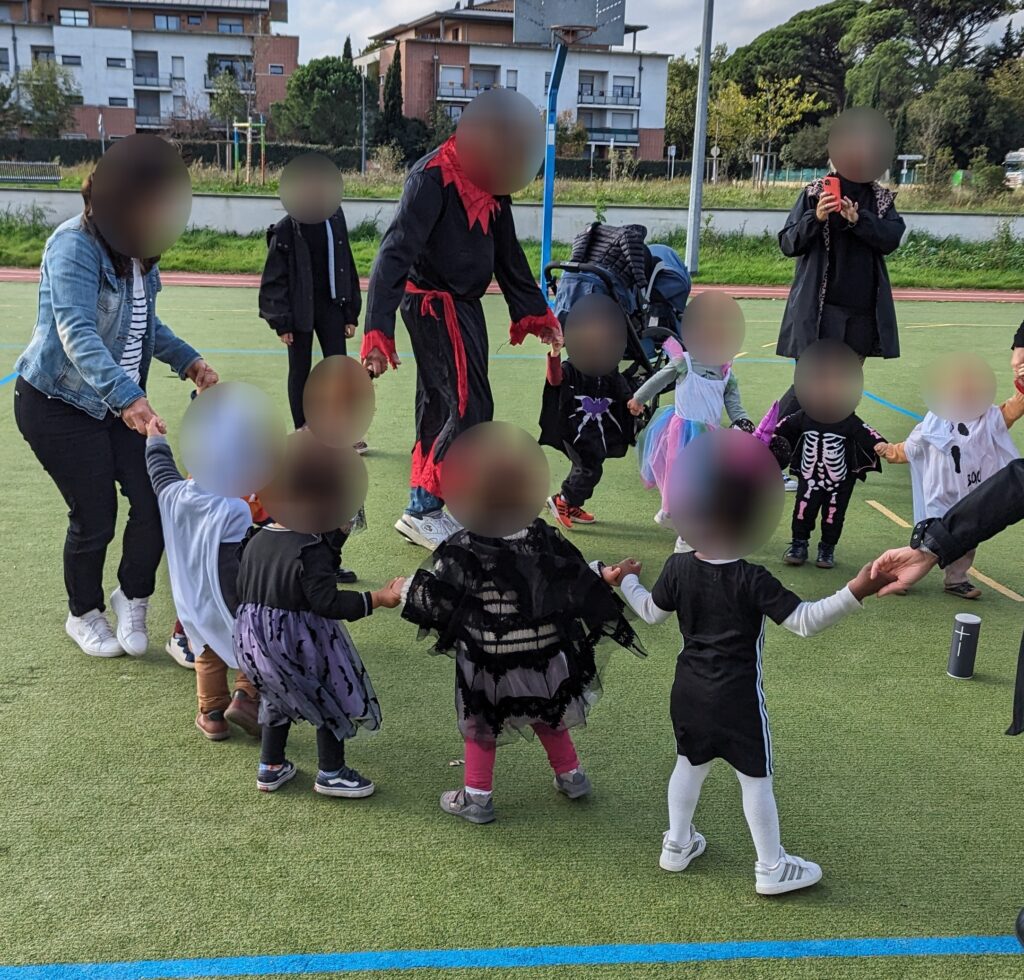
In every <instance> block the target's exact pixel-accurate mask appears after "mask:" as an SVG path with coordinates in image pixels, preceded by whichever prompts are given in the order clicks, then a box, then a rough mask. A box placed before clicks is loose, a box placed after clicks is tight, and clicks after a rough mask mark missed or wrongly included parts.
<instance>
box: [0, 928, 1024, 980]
mask: <svg viewBox="0 0 1024 980" xmlns="http://www.w3.org/2000/svg"><path fill="white" fill-rule="evenodd" d="M984 955H989V956H1014V955H1016V956H1019V955H1021V947H1020V944H1019V943H1018V942H1017V940H1016V939H1015V938H1014V937H1013V936H921V937H916V938H905V939H900V938H892V939H885V938H876V939H795V940H780V941H765V942H719V943H654V944H650V945H626V944H624V945H602V946H506V947H499V948H497V949H408V950H384V951H380V952H363V953H313V954H309V955H301V954H300V955H291V956H226V957H217V958H210V959H181V960H136V961H129V962H121V963H116V962H115V963H54V964H46V965H39V966H0V980H184V978H197V977H206V978H224V977H243V976H257V977H258V976H266V975H268V974H274V973H278V974H287V975H290V976H302V975H304V974H305V975H309V974H312V973H352V972H356V971H359V970H364V971H368V972H390V971H397V970H426V969H435V970H470V969H477V970H493V969H500V968H505V969H509V968H517V967H520V968H522V967H552V966H581V965H587V966H598V965H612V966H614V965H627V964H639V963H643V964H657V963H708V962H721V961H726V960H766V959H767V960H797V959H850V958H855V957H908V956H984Z"/></svg>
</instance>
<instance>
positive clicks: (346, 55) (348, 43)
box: [341, 37, 352, 65]
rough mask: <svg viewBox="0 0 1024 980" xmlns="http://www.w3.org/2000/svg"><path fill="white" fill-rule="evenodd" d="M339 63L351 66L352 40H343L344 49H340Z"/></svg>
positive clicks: (348, 38) (347, 38) (349, 38)
mask: <svg viewBox="0 0 1024 980" xmlns="http://www.w3.org/2000/svg"><path fill="white" fill-rule="evenodd" d="M341 61H342V64H345V65H351V64H352V38H351V37H346V38H345V47H343V48H342V49H341Z"/></svg>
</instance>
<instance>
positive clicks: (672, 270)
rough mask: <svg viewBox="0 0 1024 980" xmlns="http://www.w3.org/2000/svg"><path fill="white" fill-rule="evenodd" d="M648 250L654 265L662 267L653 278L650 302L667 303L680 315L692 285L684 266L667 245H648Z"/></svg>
mask: <svg viewBox="0 0 1024 980" xmlns="http://www.w3.org/2000/svg"><path fill="white" fill-rule="evenodd" d="M648 248H649V250H650V253H651V257H652V258H653V259H654V261H655V263H659V264H660V265H661V266H662V268H661V269H659V270H658V274H657V275H656V276H655V277H654V286H653V288H652V289H651V301H652V302H659V301H660V302H663V303H667V304H668V305H669V306H671V307H672V309H673V310H675V311H676V312H677V313H682V312H683V310H684V309H686V301H687V300H688V299H689V297H690V288H691V286H692V285H693V283H692V280H691V279H690V273H689V271H688V270H687V268H686V265H685V264H684V263H683V260H682V259H681V258H680V257H679V253H678V252H677V251H676V250H675V249H674V248H669V246H668V245H650V246H648Z"/></svg>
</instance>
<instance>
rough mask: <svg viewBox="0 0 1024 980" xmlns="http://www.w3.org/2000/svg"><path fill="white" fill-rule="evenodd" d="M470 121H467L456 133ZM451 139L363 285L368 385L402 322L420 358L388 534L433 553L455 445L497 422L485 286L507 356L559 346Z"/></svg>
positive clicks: (503, 197)
mask: <svg viewBox="0 0 1024 980" xmlns="http://www.w3.org/2000/svg"><path fill="white" fill-rule="evenodd" d="M484 95H487V96H492V95H495V96H497V95H499V93H498V92H497V90H495V91H494V92H487V93H484ZM513 96H515V97H516V98H518V99H521V98H522V97H521V96H517V95H516V93H513V92H507V91H503V92H501V93H500V97H501V99H506V97H513ZM482 97H483V96H481V97H479V98H482ZM474 101H478V100H474ZM524 101H525V100H524ZM471 105H473V103H471ZM530 110H531V113H532V116H534V117H535V116H536V111H535V110H534V109H533V108H532V106H531V107H530ZM466 111H467V114H468V112H469V109H468V108H467V110H466ZM465 120H466V116H465V115H464V116H463V119H462V121H460V124H459V125H460V131H461V129H462V127H463V126H464V125H465ZM538 121H539V117H538ZM458 139H459V136H458V135H456V136H453V137H452V138H450V139H449V140H448V141H447V142H446V143H444V144H442V145H441V146H440V147H439V148H438V149H437V150H434V151H433V152H431V153H429V154H427V156H425V157H424V158H423V159H422V160H420V161H419V162H418V163H417V164H416V165H415V166H414V167H413V168H412V171H411V172H410V174H409V176H408V178H407V179H406V182H405V188H404V190H403V192H402V199H401V201H400V203H399V206H398V211H397V213H396V214H395V218H394V220H393V221H392V223H391V226H390V227H389V228H388V230H387V232H386V234H385V235H384V239H383V241H382V242H381V247H380V251H379V252H378V254H377V259H376V261H375V263H374V266H373V271H372V274H371V277H370V287H369V294H368V299H367V308H366V317H365V322H364V328H365V335H364V337H363V345H362V351H361V356H362V358H363V363H364V364H366V365H367V367H368V368H369V370H370V371H371V373H374V374H378V373H381V372H382V371H384V370H386V369H387V365H388V364H390V365H391V366H392V367H397V366H398V364H399V361H398V357H397V355H396V352H395V313H396V311H400V312H401V315H402V320H403V321H404V323H405V325H406V327H407V329H408V331H409V339H410V341H411V343H412V350H413V354H414V356H415V358H416V442H415V446H414V448H413V453H412V474H411V478H410V481H409V482H410V486H411V493H410V501H409V506H408V508H407V509H406V512H405V514H404V515H403V516H402V517H401V518H400V519H399V520H398V522H397V523H396V525H395V528H396V530H398V531H399V533H401V534H402V535H404V536H405V537H406V538H407V539H408V540H410V541H412V542H413V543H415V544H419V545H422V546H423V547H426V548H429V549H433V548H435V547H436V546H437V545H438V544H440V542H441V541H443V540H445V538H447V537H448V536H450V535H451V534H452V533H453V532H454V531H455V530H457V524H456V523H455V522H454V521H453V519H452V518H451V517H450V515H448V514H446V513H445V512H444V510H443V506H444V501H443V500H442V499H441V497H440V482H439V464H440V462H441V460H442V459H443V458H444V454H445V452H446V451H447V449H448V446H449V445H450V444H451V442H452V440H453V439H454V438H455V436H457V435H458V434H459V433H460V432H462V431H463V430H465V429H467V428H469V427H471V426H473V425H476V424H477V423H478V422H486V421H490V420H491V419H492V418H493V415H494V403H493V400H492V397H491V388H490V383H489V380H488V376H487V359H488V337H487V324H486V320H485V317H484V311H483V307H482V306H481V303H480V300H481V298H482V297H483V295H484V293H485V292H486V290H487V288H488V286H490V284H491V279H492V277H493V278H496V279H497V281H498V285H499V286H500V287H501V291H502V293H503V294H504V297H505V301H506V302H507V304H508V308H509V312H510V314H511V319H512V323H511V327H510V331H509V333H510V342H511V343H512V344H520V343H522V342H523V340H524V338H525V337H526V336H527V334H533V335H535V336H537V337H539V338H540V339H541V340H542V341H544V342H545V343H550V342H552V341H555V340H557V339H559V338H560V337H561V330H560V328H559V325H558V321H557V319H556V318H555V316H554V315H553V314H552V312H551V310H550V309H549V308H548V305H547V302H546V300H545V298H544V296H543V294H542V292H541V290H540V287H539V286H538V285H537V282H536V280H535V279H534V277H533V273H532V272H531V270H530V265H529V263H528V261H527V259H526V256H525V255H524V254H523V249H522V246H521V245H520V244H519V240H518V238H517V237H516V229H515V224H514V223H513V220H512V201H511V198H510V197H509V196H508V194H506V193H501V194H498V195H495V194H492V193H490V192H489V191H488V190H485V189H484V188H483V187H481V186H479V185H478V184H477V183H475V182H474V181H473V180H472V179H471V177H470V175H469V174H468V173H467V171H466V168H465V166H464V164H463V160H462V159H461V158H460V150H459V148H458V144H457V140H458ZM532 176H533V175H532V174H531V175H530V177H531V179H532Z"/></svg>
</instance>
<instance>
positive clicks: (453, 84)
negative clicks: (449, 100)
mask: <svg viewBox="0 0 1024 980" xmlns="http://www.w3.org/2000/svg"><path fill="white" fill-rule="evenodd" d="M461 88H462V69H461V68H459V67H457V66H454V65H441V91H442V92H450V91H452V89H461Z"/></svg>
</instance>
